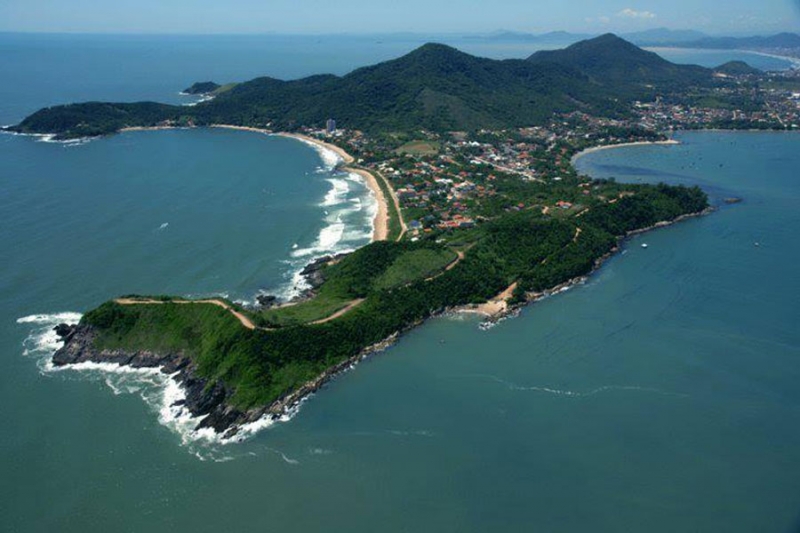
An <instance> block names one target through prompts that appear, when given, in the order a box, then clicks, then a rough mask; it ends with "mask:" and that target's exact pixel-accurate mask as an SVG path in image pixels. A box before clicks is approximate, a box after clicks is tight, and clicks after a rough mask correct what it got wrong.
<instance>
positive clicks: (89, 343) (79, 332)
mask: <svg viewBox="0 0 800 533" xmlns="http://www.w3.org/2000/svg"><path fill="white" fill-rule="evenodd" d="M55 331H56V333H57V334H58V335H59V337H61V339H62V340H63V341H64V346H63V347H62V348H61V349H59V350H58V351H57V352H56V353H55V354H54V355H53V364H54V365H55V366H57V367H63V366H68V365H74V364H79V363H86V362H92V363H110V364H117V365H120V366H128V367H131V368H158V369H160V370H161V372H162V373H164V374H167V375H170V376H171V377H172V379H174V380H175V381H176V382H177V383H179V384H180V386H181V387H182V389H183V390H184V391H185V395H186V397H185V399H184V400H181V401H179V402H178V405H183V406H184V407H185V408H186V409H187V410H188V411H189V412H190V413H191V414H192V416H194V417H202V419H201V420H200V421H199V423H198V424H197V427H196V428H195V429H203V428H212V429H213V430H214V431H215V432H217V433H221V434H224V435H225V436H228V437H230V436H233V435H235V434H236V432H237V431H238V428H239V427H240V426H241V425H243V424H247V423H250V422H254V421H256V420H258V419H259V418H261V417H262V416H264V415H265V414H267V411H268V409H254V410H249V411H242V410H239V409H237V408H235V407H233V406H231V405H230V398H231V395H232V394H231V390H230V389H229V388H228V387H226V386H225V385H224V384H223V383H222V382H221V381H219V380H217V381H209V380H207V379H204V378H202V377H200V376H199V375H198V372H197V366H196V365H195V363H194V362H193V361H192V359H191V358H190V357H189V356H187V355H186V354H183V353H179V352H178V353H157V352H152V351H127V350H100V349H97V348H95V345H94V340H95V338H96V336H97V331H96V330H95V328H94V327H92V326H89V325H85V324H77V325H68V324H60V325H58V326H56V328H55ZM276 416H277V413H276Z"/></svg>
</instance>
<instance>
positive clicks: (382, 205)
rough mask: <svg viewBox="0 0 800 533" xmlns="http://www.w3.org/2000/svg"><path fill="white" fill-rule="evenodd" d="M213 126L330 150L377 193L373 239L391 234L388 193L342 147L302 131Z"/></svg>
mask: <svg viewBox="0 0 800 533" xmlns="http://www.w3.org/2000/svg"><path fill="white" fill-rule="evenodd" d="M211 127H212V128H225V129H231V130H242V131H252V132H256V133H266V134H269V135H276V136H278V137H288V138H290V139H296V140H298V141H302V142H306V143H310V144H314V145H317V146H319V147H321V148H324V149H325V150H330V151H331V152H334V153H335V154H336V155H338V156H339V157H340V158H341V159H342V161H343V162H344V163H345V166H344V167H342V170H344V171H345V172H352V173H353V174H358V175H359V176H360V177H361V178H363V179H364V182H365V183H366V185H367V187H368V188H369V190H370V191H372V193H373V194H374V195H375V198H376V200H377V201H378V212H377V213H376V214H375V220H374V221H373V230H372V240H373V242H374V241H385V240H386V239H387V237H388V236H389V204H388V203H387V202H388V199H387V198H386V195H384V194H383V189H381V187H380V185H379V184H378V180H377V178H375V176H374V175H373V174H372V173H371V172H369V171H367V170H365V169H361V168H354V167H351V166H348V165H352V164H353V163H354V162H355V158H354V157H353V156H352V155H350V154H348V153H347V152H346V151H345V150H343V149H342V148H340V147H338V146H336V145H334V144H331V143H327V142H325V141H321V140H319V139H315V138H314V137H310V136H308V135H303V134H300V133H285V132H271V131H268V130H263V129H259V128H248V127H246V126H229V125H226V124H214V125H212V126H211Z"/></svg>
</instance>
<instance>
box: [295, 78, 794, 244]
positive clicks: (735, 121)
mask: <svg viewBox="0 0 800 533" xmlns="http://www.w3.org/2000/svg"><path fill="white" fill-rule="evenodd" d="M718 78H719V79H720V84H719V85H718V86H717V87H715V88H713V89H705V90H703V92H702V93H698V94H694V95H691V96H690V97H681V98H676V97H674V96H673V97H661V96H658V97H656V98H654V99H653V100H652V101H650V102H635V103H634V105H633V106H632V108H631V110H630V113H629V115H628V116H625V117H620V118H605V117H596V116H592V115H589V114H586V113H580V112H573V113H568V114H562V115H558V116H555V117H554V118H553V119H552V120H551V122H550V124H548V125H547V126H537V127H530V128H520V129H513V130H499V131H490V130H480V131H477V132H449V133H447V134H437V133H433V132H429V131H420V132H418V135H417V136H410V135H409V134H397V135H388V134H382V135H380V136H373V135H367V134H365V133H363V132H360V131H353V130H347V129H337V128H336V122H335V121H334V120H329V121H328V123H327V124H326V128H325V129H323V130H315V129H311V128H304V129H303V130H302V134H304V135H306V136H309V138H312V139H317V140H320V141H324V142H327V143H331V144H333V145H335V146H338V147H340V148H341V149H343V150H344V151H346V152H347V153H348V154H352V155H353V157H354V159H355V160H356V163H357V164H358V166H360V167H362V168H364V169H366V170H368V171H370V172H372V173H374V174H376V175H378V176H379V177H380V178H382V179H383V181H385V182H386V183H387V184H390V186H391V188H392V189H393V191H394V194H395V195H396V199H397V201H398V205H399V207H400V209H401V212H402V220H404V221H405V224H406V226H407V230H408V231H407V233H406V235H407V236H408V238H410V239H412V240H415V239H419V238H421V237H424V236H426V235H430V234H436V235H441V238H444V239H447V238H448V236H449V235H451V234H452V233H453V230H458V229H470V228H473V227H475V226H476V225H478V224H480V223H481V222H483V221H486V220H490V219H492V218H493V217H496V216H498V215H500V214H502V213H504V212H512V211H521V210H539V211H541V212H542V213H543V214H550V215H554V214H558V215H559V216H566V215H569V214H572V215H579V214H580V213H581V211H583V210H585V209H587V208H589V207H590V206H591V205H592V204H594V203H597V202H611V201H614V198H612V197H609V196H608V194H607V192H604V194H605V196H603V195H599V196H598V195H594V194H592V192H593V191H592V185H591V180H590V179H589V178H588V177H585V176H579V175H578V174H577V172H576V170H575V169H574V167H573V165H572V161H573V158H574V157H575V156H576V155H577V154H579V153H580V152H582V151H584V150H586V149H589V148H593V147H596V146H608V145H617V144H628V143H654V142H658V143H674V142H676V141H673V140H671V136H672V135H673V134H674V133H675V132H679V131H686V130H699V129H758V130H797V129H800V70H788V71H783V72H775V73H768V74H766V73H759V74H753V73H750V72H747V73H743V74H739V75H735V74H722V73H719V74H718Z"/></svg>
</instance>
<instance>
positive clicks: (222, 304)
mask: <svg viewBox="0 0 800 533" xmlns="http://www.w3.org/2000/svg"><path fill="white" fill-rule="evenodd" d="M114 302H116V303H118V304H119V305H161V304H210V305H216V306H217V307H221V308H223V309H225V310H227V311H229V312H230V313H231V314H232V315H233V316H235V317H236V319H237V320H239V322H241V323H242V325H243V326H244V327H246V328H247V329H263V330H265V331H268V330H267V329H266V328H258V327H256V325H255V324H253V322H252V321H251V320H250V319H249V318H247V317H246V316H244V315H243V314H242V313H240V312H239V311H237V310H236V309H234V308H233V307H231V306H230V305H228V304H227V303H225V302H223V301H222V300H150V299H141V300H140V299H136V298H117V299H116V300H114Z"/></svg>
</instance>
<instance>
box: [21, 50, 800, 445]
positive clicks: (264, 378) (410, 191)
mask: <svg viewBox="0 0 800 533" xmlns="http://www.w3.org/2000/svg"><path fill="white" fill-rule="evenodd" d="M797 83H798V82H797V79H796V78H794V77H792V76H791V75H790V74H787V75H781V76H778V75H772V74H770V75H768V74H765V73H762V72H760V71H757V70H755V69H752V68H750V67H749V66H748V65H746V64H741V63H735V64H727V65H724V66H721V67H720V68H718V69H705V68H702V67H697V66H682V65H675V64H673V63H670V62H668V61H666V60H664V59H662V58H661V57H659V56H657V55H655V54H653V53H650V52H646V51H644V50H641V49H639V48H638V47H636V46H634V45H633V44H631V43H629V42H627V41H625V40H623V39H620V38H619V37H616V36H614V35H605V36H602V37H599V38H596V39H592V40H588V41H584V42H580V43H577V44H575V45H572V46H570V47H568V48H566V49H564V50H560V51H553V52H539V53H536V54H534V55H533V56H531V57H530V58H528V59H526V60H506V61H495V60H491V59H482V58H476V57H473V56H470V55H468V54H464V53H462V52H459V51H458V50H455V49H452V48H449V47H446V46H442V45H435V44H431V45H425V46H423V47H421V48H420V49H418V50H416V51H414V52H412V53H410V54H408V55H407V56H404V57H401V58H399V59H396V60H393V61H389V62H385V63H381V64H378V65H375V66H371V67H365V68H362V69H358V70H356V71H354V72H352V73H350V74H348V75H346V76H344V77H336V76H313V77H310V78H305V79H302V80H296V81H288V82H285V81H279V80H275V79H272V78H259V79H256V80H253V81H251V82H246V83H241V84H235V85H234V84H229V85H225V86H222V85H219V84H216V83H214V82H202V83H198V84H195V85H193V86H192V87H190V88H189V89H188V90H187V91H186V92H194V93H196V94H203V95H209V96H213V99H211V100H209V101H206V102H201V103H198V104H197V105H195V106H193V107H185V106H184V107H181V106H170V105H164V104H157V103H151V102H149V103H132V104H113V103H98V102H92V103H85V104H73V105H67V106H57V107H52V108H47V109H44V110H41V111H38V112H37V113H34V114H33V115H31V116H30V117H28V118H26V119H25V120H24V121H22V123H20V124H19V125H17V126H14V127H12V128H10V130H11V131H14V132H18V133H25V134H55V135H58V136H59V138H62V139H69V138H75V137H82V136H96V135H106V134H111V133H115V132H118V131H122V130H127V129H147V128H165V127H198V126H214V125H216V126H221V125H224V127H234V128H240V129H250V130H255V131H263V132H268V133H269V132H273V133H279V132H280V133H286V132H290V133H291V134H292V135H298V136H301V137H300V138H301V139H303V140H305V141H307V142H315V143H321V144H323V146H327V147H329V148H333V149H336V150H337V151H338V152H339V153H340V155H341V156H342V157H343V164H346V165H349V167H348V168H350V169H352V170H354V171H357V172H358V173H359V174H360V175H361V176H362V177H363V178H364V179H365V180H367V181H368V182H369V184H370V186H371V188H372V189H373V191H374V192H375V193H376V195H377V196H378V197H379V199H380V200H381V205H382V209H381V210H380V212H379V214H378V221H377V222H376V227H381V229H380V231H378V230H376V233H375V235H374V239H373V242H372V243H371V244H369V245H367V246H365V247H363V248H361V249H359V250H357V251H356V252H353V253H352V254H349V255H346V256H339V257H326V258H322V259H320V260H318V261H315V262H314V263H312V264H310V265H309V266H308V267H307V268H306V270H305V271H304V275H305V276H306V277H307V279H308V281H309V284H310V285H311V287H312V289H311V290H310V291H309V292H308V293H306V294H304V295H303V297H302V298H300V299H298V300H295V301H291V302H282V301H278V299H277V298H276V297H274V296H270V295H261V296H260V297H259V305H257V306H252V307H244V306H242V305H241V304H237V303H235V302H231V301H228V300H225V299H222V298H219V299H208V300H199V301H198V300H194V301H193V300H188V299H185V298H182V297H177V296H171V295H156V296H152V295H124V296H120V297H119V298H116V299H114V300H111V301H109V302H106V303H104V304H102V305H101V306H100V307H98V308H96V309H93V310H91V311H89V312H87V313H86V314H85V315H84V316H83V318H82V320H81V322H80V323H79V324H77V325H75V326H68V325H61V326H59V327H58V328H57V332H58V334H59V335H61V336H62V338H63V339H64V341H65V344H64V347H63V348H62V349H60V350H59V351H58V352H57V353H56V354H55V356H54V362H55V364H57V365H69V364H74V363H79V362H83V361H96V362H116V363H119V364H123V365H131V366H149V367H160V368H162V370H163V371H164V372H166V373H169V374H171V375H173V376H174V378H175V379H176V380H178V381H179V382H180V383H181V384H182V385H183V386H184V389H185V390H186V401H185V406H186V408H187V409H189V410H190V411H191V412H192V413H193V414H194V415H196V416H198V417H203V418H202V420H200V421H199V425H198V427H209V428H213V429H214V431H216V432H218V433H222V434H225V435H226V436H232V435H234V434H235V433H236V432H237V431H238V429H239V428H240V427H241V426H242V425H243V424H247V423H250V422H254V421H257V420H259V419H261V418H263V417H277V416H281V415H282V414H284V413H285V412H287V410H289V409H291V408H292V407H293V406H294V405H296V404H297V403H298V402H299V401H300V400H301V399H302V398H303V397H305V396H306V395H307V394H309V393H311V392H313V391H315V390H317V389H318V388H319V387H320V386H321V385H322V384H323V383H325V382H326V380H328V379H329V378H330V377H331V376H333V375H335V374H336V373H338V372H340V371H341V370H343V369H345V368H348V367H349V366H350V365H352V364H353V363H355V362H357V361H358V360H359V359H361V358H362V357H364V356H366V355H367V354H369V353H371V352H373V351H375V350H379V349H382V348H384V347H385V346H388V345H389V344H390V343H391V342H392V341H393V340H394V339H395V338H397V336H398V335H400V334H402V333H403V332H405V331H407V330H408V329H410V328H413V327H414V326H416V325H417V324H419V323H421V322H422V321H424V320H426V319H428V318H430V317H432V316H435V315H438V314H441V313H445V312H451V311H456V310H460V311H468V312H476V313H481V314H483V315H485V316H487V317H490V318H491V317H495V318H496V317H498V316H503V315H504V314H507V313H509V312H512V311H513V310H514V309H516V308H518V307H519V306H521V305H525V304H526V303H528V302H532V301H535V300H537V299H539V298H541V297H543V296H545V295H547V294H550V293H552V292H553V291H557V290H560V289H561V288H563V287H567V286H569V285H571V284H574V283H577V282H579V281H580V280H582V279H583V278H584V277H585V276H587V275H588V274H590V273H591V272H592V271H593V270H594V269H596V268H598V267H599V266H600V265H601V264H602V263H603V261H604V260H605V259H606V258H608V257H609V256H610V254H612V253H613V252H614V251H616V250H617V249H618V248H619V246H620V242H621V240H623V239H625V238H626V236H628V235H630V234H632V233H635V232H641V231H646V230H648V229H651V228H655V227H660V226H663V225H666V224H670V223H673V222H676V221H678V220H681V219H683V218H685V217H687V216H694V215H698V214H702V213H706V212H708V210H709V203H708V198H707V196H706V194H705V193H704V192H703V191H702V190H700V189H699V188H698V187H682V186H669V185H664V184H660V185H645V184H621V183H617V182H615V181H614V180H593V179H590V178H588V177H586V176H581V175H579V174H578V173H577V172H576V170H575V168H574V166H573V164H572V162H573V159H574V158H575V157H576V156H578V155H580V154H581V153H582V152H584V151H585V150H587V149H592V148H597V147H604V146H612V145H620V144H625V143H666V144H671V143H674V141H672V140H671V139H670V132H671V131H674V130H676V129H695V128H704V127H708V128H710V127H723V128H729V129H730V128H745V129H751V128H758V129H784V130H791V129H795V128H797V123H798V122H800V111H798V105H797V102H796V99H795V91H797V87H798V85H797ZM331 118H335V119H336V123H337V125H338V126H339V127H338V128H332V127H331V126H332V122H330V123H329V122H328V119H331Z"/></svg>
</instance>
